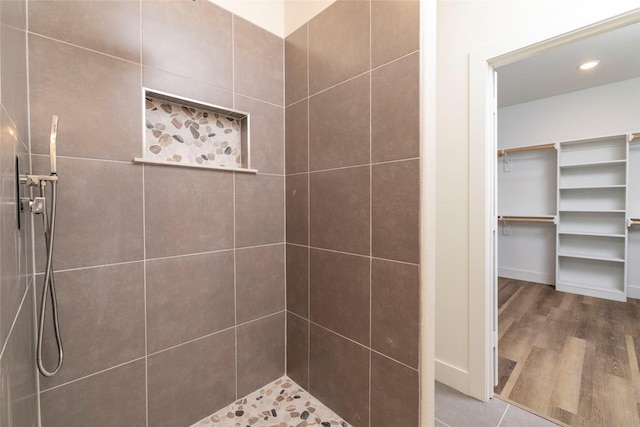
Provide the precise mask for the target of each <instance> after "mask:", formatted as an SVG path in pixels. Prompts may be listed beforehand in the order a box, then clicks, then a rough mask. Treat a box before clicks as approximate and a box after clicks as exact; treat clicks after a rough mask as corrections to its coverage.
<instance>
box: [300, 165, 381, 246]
mask: <svg viewBox="0 0 640 427" xmlns="http://www.w3.org/2000/svg"><path fill="white" fill-rule="evenodd" d="M309 179H310V181H311V182H310V194H309V197H310V224H309V226H310V227H311V245H312V246H315V247H319V248H326V249H333V250H337V251H344V252H351V253H356V254H362V255H368V254H369V207H370V197H369V166H364V167H354V168H347V169H337V170H331V171H325V172H317V173H312V174H311V175H310V177H309Z"/></svg>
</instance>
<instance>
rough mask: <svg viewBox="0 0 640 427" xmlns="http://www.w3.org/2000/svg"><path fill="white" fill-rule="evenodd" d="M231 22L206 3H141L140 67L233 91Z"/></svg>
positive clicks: (223, 11)
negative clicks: (142, 65) (167, 72)
mask: <svg viewBox="0 0 640 427" xmlns="http://www.w3.org/2000/svg"><path fill="white" fill-rule="evenodd" d="M231 20H232V15H231V13H229V12H227V11H226V10H223V9H221V8H220V7H218V6H216V5H214V4H212V3H210V2H206V1H198V2H191V1H170V2H166V1H143V2H142V63H143V64H144V65H145V66H148V67H151V68H156V69H159V70H164V71H169V72H171V73H173V74H177V75H179V76H184V77H189V78H192V79H194V80H198V81H201V82H204V83H209V84H212V85H214V86H217V87H220V88H222V89H227V90H233V87H232V86H233V64H232V30H231ZM169 52H170V54H168V53H169ZM194 64H197V66H194Z"/></svg>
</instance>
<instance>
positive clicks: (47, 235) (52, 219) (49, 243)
mask: <svg viewBox="0 0 640 427" xmlns="http://www.w3.org/2000/svg"><path fill="white" fill-rule="evenodd" d="M49 182H50V184H51V215H49V214H48V213H47V208H46V205H45V209H43V211H42V222H43V225H44V240H45V247H46V252H47V265H46V269H45V273H44V285H43V287H42V301H41V303H40V316H39V320H40V321H39V322H38V323H39V325H38V348H37V352H38V356H37V357H38V370H39V371H40V373H41V374H42V375H44V376H45V377H51V376H53V375H55V374H56V373H57V372H58V371H59V370H60V367H62V359H63V358H64V353H63V351H62V338H61V337H60V322H59V321H58V301H57V299H56V288H55V284H54V281H53V265H52V262H53V237H54V232H55V226H56V202H57V184H58V183H57V181H55V180H52V181H49ZM45 187H46V181H42V182H41V183H40V197H45V189H46V188H45ZM47 294H49V295H50V296H51V314H52V315H53V329H54V331H55V336H56V343H57V347H58V364H57V365H56V367H55V369H54V370H53V371H48V370H47V369H46V368H45V367H44V363H43V361H42V342H43V336H44V323H45V322H44V320H45V314H46V312H47Z"/></svg>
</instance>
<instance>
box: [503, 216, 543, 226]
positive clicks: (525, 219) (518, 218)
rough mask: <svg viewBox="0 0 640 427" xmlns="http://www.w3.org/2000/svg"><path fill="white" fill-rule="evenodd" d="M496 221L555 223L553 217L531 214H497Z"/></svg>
mask: <svg viewBox="0 0 640 427" xmlns="http://www.w3.org/2000/svg"><path fill="white" fill-rule="evenodd" d="M498 221H512V222H550V223H553V224H555V222H556V220H555V218H539V217H531V216H499V217H498Z"/></svg>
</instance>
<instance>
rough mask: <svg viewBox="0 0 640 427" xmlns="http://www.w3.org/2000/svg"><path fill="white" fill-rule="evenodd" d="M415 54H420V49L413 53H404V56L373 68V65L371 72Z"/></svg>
mask: <svg viewBox="0 0 640 427" xmlns="http://www.w3.org/2000/svg"><path fill="white" fill-rule="evenodd" d="M415 53H420V48H418V49H416V50H414V51H412V52H409V53H405V54H404V55H402V56H399V57H397V58H395V59H392V60H391V61H387V62H385V63H384V64H380V65H377V66H375V67H373V64H372V67H373V68H371V71H375V70H378V69H380V68H382V67H385V66H387V65H389V64H393V63H394V62H398V61H401V60H403V59H404V58H406V57H408V56H411V55H413V54H415Z"/></svg>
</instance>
